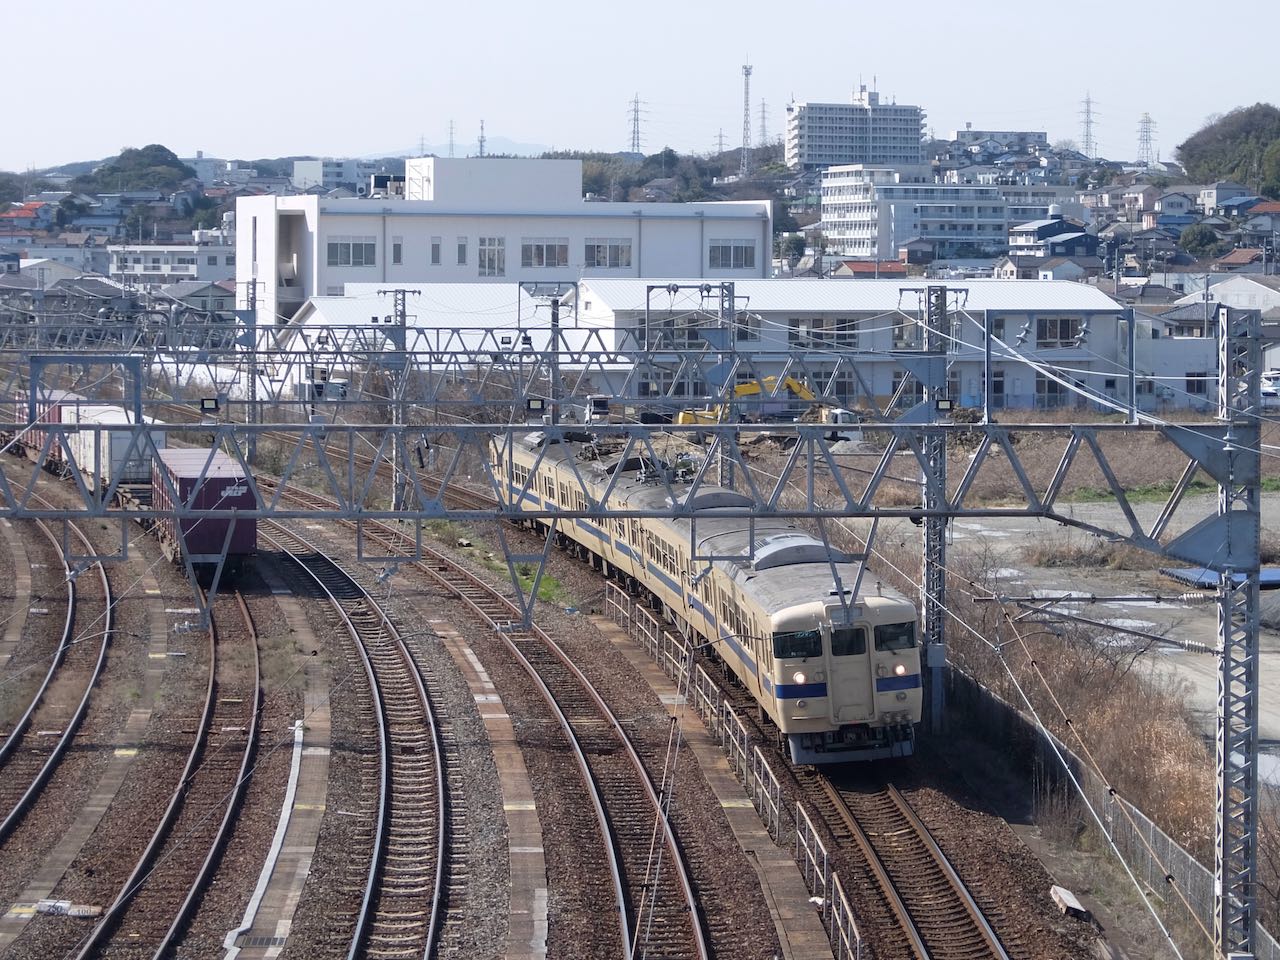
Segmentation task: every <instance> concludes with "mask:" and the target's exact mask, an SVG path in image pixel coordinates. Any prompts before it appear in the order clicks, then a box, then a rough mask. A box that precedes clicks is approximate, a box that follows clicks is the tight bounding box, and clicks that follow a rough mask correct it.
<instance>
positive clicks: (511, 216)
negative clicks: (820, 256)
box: [236, 157, 772, 318]
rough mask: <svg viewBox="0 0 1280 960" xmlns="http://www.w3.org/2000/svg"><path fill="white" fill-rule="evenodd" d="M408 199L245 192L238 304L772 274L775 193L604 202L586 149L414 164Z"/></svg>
mask: <svg viewBox="0 0 1280 960" xmlns="http://www.w3.org/2000/svg"><path fill="white" fill-rule="evenodd" d="M405 196H406V199H403V200H401V199H356V198H352V199H341V200H338V199H326V198H322V197H316V196H294V197H278V196H264V197H242V198H240V199H239V200H237V202H236V223H237V225H238V230H237V259H236V280H237V282H238V283H239V284H240V286H239V289H240V291H241V298H242V306H243V298H244V292H245V291H246V290H247V289H248V287H247V284H248V283H249V282H250V281H256V289H257V291H258V304H259V309H260V310H262V311H266V312H268V313H269V314H272V315H277V316H279V317H281V318H288V317H291V316H292V315H293V314H294V313H295V312H296V311H297V309H298V307H300V306H301V305H302V303H303V302H304V301H305V300H306V299H307V298H308V297H312V296H335V295H341V294H342V292H343V287H344V285H345V284H347V283H360V282H365V283H380V284H403V285H406V286H416V285H419V284H423V283H451V282H455V283H456V282H464V281H465V282H470V283H510V282H512V281H515V282H518V283H525V284H531V285H539V286H543V287H547V286H554V285H558V286H567V285H570V284H572V283H573V282H575V281H577V280H578V279H579V278H581V277H583V276H592V275H595V276H613V277H653V276H684V277H715V278H726V279H732V278H744V279H745V278H751V277H765V276H768V272H769V269H770V265H771V247H772V219H771V205H770V203H769V201H767V200H744V201H733V202H724V203H594V202H586V201H584V200H583V199H582V166H581V162H580V161H578V160H501V159H482V158H472V159H441V158H436V157H427V158H422V159H414V160H410V161H408V163H407V164H406V182H405Z"/></svg>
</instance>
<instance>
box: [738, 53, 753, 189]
mask: <svg viewBox="0 0 1280 960" xmlns="http://www.w3.org/2000/svg"><path fill="white" fill-rule="evenodd" d="M738 176H739V177H740V178H741V179H743V180H745V179H747V177H749V176H751V64H749V63H744V64H743V65H742V157H741V159H740V160H739V162H738Z"/></svg>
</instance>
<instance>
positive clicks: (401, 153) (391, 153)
mask: <svg viewBox="0 0 1280 960" xmlns="http://www.w3.org/2000/svg"><path fill="white" fill-rule="evenodd" d="M550 149H551V148H550V147H548V146H547V145H546V144H542V143H518V142H516V141H515V140H508V139H507V138H506V137H485V140H484V152H485V153H486V154H514V155H515V156H518V157H536V156H538V155H539V154H543V153H546V152H548V151H549V150H550ZM478 152H479V146H478V145H477V144H476V141H475V138H474V137H472V138H471V139H470V140H455V141H454V144H453V155H454V156H455V157H474V156H475V155H476V154H477V153H478ZM430 154H435V155H436V156H437V157H447V156H448V155H449V144H448V143H427V144H423V145H422V146H421V147H417V146H413V147H408V148H405V149H402V150H387V151H383V152H381V153H366V154H365V155H364V156H362V157H361V158H360V159H361V160H381V159H382V158H383V157H425V156H428V155H430Z"/></svg>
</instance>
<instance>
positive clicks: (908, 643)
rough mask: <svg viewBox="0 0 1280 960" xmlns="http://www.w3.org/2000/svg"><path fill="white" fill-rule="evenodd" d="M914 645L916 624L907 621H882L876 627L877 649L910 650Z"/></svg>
mask: <svg viewBox="0 0 1280 960" xmlns="http://www.w3.org/2000/svg"><path fill="white" fill-rule="evenodd" d="M915 645H916V625H915V623H914V622H908V623H882V624H880V625H879V626H877V627H876V649H877V650H910V649H911V648H912V647H914V646H915Z"/></svg>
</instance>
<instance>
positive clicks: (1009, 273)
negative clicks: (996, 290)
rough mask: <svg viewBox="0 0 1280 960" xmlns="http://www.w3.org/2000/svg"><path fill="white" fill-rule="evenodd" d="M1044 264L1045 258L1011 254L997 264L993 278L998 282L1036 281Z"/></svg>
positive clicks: (993, 270) (993, 269)
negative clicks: (1038, 271) (1038, 272)
mask: <svg viewBox="0 0 1280 960" xmlns="http://www.w3.org/2000/svg"><path fill="white" fill-rule="evenodd" d="M1043 263H1044V257H1031V256H1024V255H1021V254H1019V255H1013V254H1009V255H1006V256H1003V257H1001V258H1000V259H999V260H997V261H996V262H995V266H994V267H993V268H992V276H993V277H995V278H996V279H997V280H1035V279H1037V276H1038V274H1037V270H1038V269H1039V267H1040V266H1041V264H1043Z"/></svg>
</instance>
